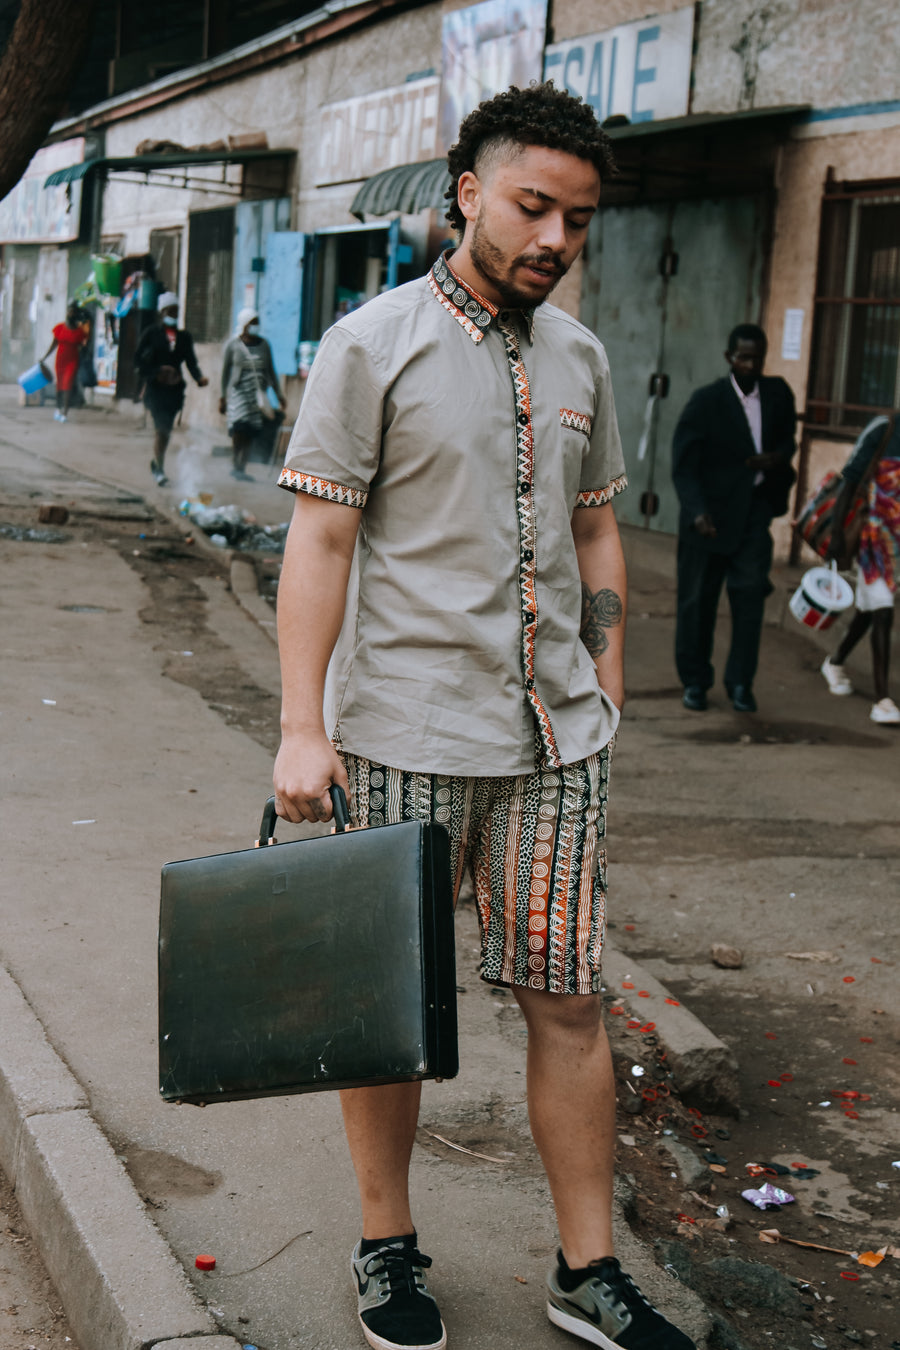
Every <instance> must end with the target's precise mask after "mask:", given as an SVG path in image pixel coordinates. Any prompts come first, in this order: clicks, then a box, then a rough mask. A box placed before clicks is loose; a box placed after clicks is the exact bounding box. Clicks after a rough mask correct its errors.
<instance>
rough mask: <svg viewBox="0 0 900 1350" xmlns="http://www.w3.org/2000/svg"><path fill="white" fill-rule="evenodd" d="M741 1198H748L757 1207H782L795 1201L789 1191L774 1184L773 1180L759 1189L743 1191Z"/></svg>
mask: <svg viewBox="0 0 900 1350" xmlns="http://www.w3.org/2000/svg"><path fill="white" fill-rule="evenodd" d="M741 1199H742V1200H747V1201H748V1202H749V1203H750V1204H751V1205H755V1206H756V1208H757V1209H780V1208H781V1206H782V1205H791V1204H793V1203H794V1197H793V1196H792V1195H791V1194H790V1192H789V1191H783V1190H781V1188H780V1187H778V1186H773V1185H772V1183H771V1181H767V1182H766V1183H765V1185H764V1186H760V1188H759V1190H757V1191H754V1190H749V1191H741Z"/></svg>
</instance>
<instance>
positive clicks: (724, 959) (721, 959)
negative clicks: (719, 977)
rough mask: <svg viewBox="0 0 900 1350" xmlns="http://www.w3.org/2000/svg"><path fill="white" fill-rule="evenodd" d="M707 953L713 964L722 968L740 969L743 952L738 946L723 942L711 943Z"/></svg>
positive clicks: (742, 961)
mask: <svg viewBox="0 0 900 1350" xmlns="http://www.w3.org/2000/svg"><path fill="white" fill-rule="evenodd" d="M709 954H710V956H711V957H712V960H713V965H715V966H719V967H720V969H722V970H740V969H741V967H742V966H743V964H744V953H743V952H742V951H741V949H740V947H729V946H728V945H727V944H726V943H724V942H715V943H713V945H712V947H710V950H709Z"/></svg>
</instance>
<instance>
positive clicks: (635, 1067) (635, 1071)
mask: <svg viewBox="0 0 900 1350" xmlns="http://www.w3.org/2000/svg"><path fill="white" fill-rule="evenodd" d="M631 1072H632V1076H633V1077H635V1078H643V1076H644V1074H645V1073H646V1072H647V1070H646V1069H644V1068H642V1067H641V1065H640V1064H632V1066H631Z"/></svg>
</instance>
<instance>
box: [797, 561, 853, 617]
mask: <svg viewBox="0 0 900 1350" xmlns="http://www.w3.org/2000/svg"><path fill="white" fill-rule="evenodd" d="M852 604H853V587H852V586H851V585H850V584H849V582H847V581H845V580H844V578H843V577H842V576H841V574H840V572H839V571H838V570H837V564H836V563H832V565H831V567H812V568H810V570H809V571H808V572H804V574H803V579H802V580H801V582H800V585H799V586H798V587H797V589H796V590H795V591H794V594H793V595H792V596H791V601H790V606H789V608H790V611H791V613H792V614H793V616H794V618H795V619H796V620H797V621H798V623H802V624H803V625H804V627H805V628H816V629H825V628H830V627H831V625H832V624H833V623H834V621H835V619H836V618H837V616H838V615H839V614H840V613H841V611H842V610H845V609H847V608H848V607H849V606H850V605H852Z"/></svg>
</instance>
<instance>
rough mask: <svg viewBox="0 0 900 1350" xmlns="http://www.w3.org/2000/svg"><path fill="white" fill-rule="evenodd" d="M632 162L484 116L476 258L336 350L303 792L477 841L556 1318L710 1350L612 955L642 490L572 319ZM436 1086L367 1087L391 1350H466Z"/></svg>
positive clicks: (510, 111)
mask: <svg viewBox="0 0 900 1350" xmlns="http://www.w3.org/2000/svg"><path fill="white" fill-rule="evenodd" d="M612 167H613V163H612V156H611V152H610V149H609V144H608V141H607V138H606V136H605V134H604V133H603V131H602V130H601V129H600V127H599V125H598V123H597V120H596V118H595V117H594V114H593V112H592V110H591V108H590V107H589V106H588V105H586V104H584V103H582V102H581V100H580V99H576V98H573V97H572V96H570V95H569V94H567V93H564V92H562V91H559V90H556V89H554V87H553V85H552V84H544V85H533V86H531V87H530V88H528V89H524V90H519V89H515V88H513V89H510V90H509V91H507V92H506V93H502V94H498V95H497V96H496V97H495V98H493V99H490V100H488V101H487V102H485V103H483V104H481V105H480V107H478V108H477V109H476V110H475V111H474V112H473V113H471V114H470V115H469V116H468V117H467V118H466V119H465V121H464V122H463V124H462V126H461V127H460V131H459V140H458V142H457V144H456V145H455V146H454V147H453V149H452V150H451V151H450V154H449V168H450V177H451V184H452V186H451V189H450V191H449V192H448V201H449V203H450V205H449V211H448V216H449V218H450V220H451V222H452V224H453V225H454V227H455V228H456V229H457V231H458V233H459V235H460V236H461V243H460V245H459V247H458V248H457V249H456V250H455V251H452V252H448V253H446V254H444V255H442V256H441V257H439V258H438V260H437V261H436V262H435V264H434V266H433V267H432V268H431V271H430V273H429V274H428V276H426V277H421V278H419V279H418V280H416V281H412V282H409V283H408V284H406V285H404V286H400V287H398V288H397V289H396V290H393V291H389V292H387V293H385V294H383V295H380V296H378V297H377V298H376V299H374V300H371V301H369V303H368V304H366V305H364V306H363V307H362V308H361V309H359V310H357V311H355V312H354V313H352V314H350V315H347V316H346V317H345V318H343V319H341V320H340V321H339V322H338V323H336V324H335V325H334V326H333V327H332V328H331V329H330V330H329V331H328V332H327V333H326V335H325V337H324V338H323V340H322V343H321V346H320V348H319V351H318V354H317V356H316V361H315V365H314V366H313V368H312V372H311V375H310V378H309V382H308V384H307V387H306V391H305V394H304V399H303V403H302V406H301V412H300V416H299V418H298V420H297V423H296V426H295V428H294V431H293V435H292V438H291V443H290V446H289V448H288V453H287V458H286V462H285V467H284V470H283V471H282V474H281V478H280V482H281V484H282V486H284V487H285V488H287V489H289V490H291V491H293V492H294V493H295V494H296V496H295V502H294V515H293V520H292V523H291V528H290V533H289V536H288V540H287V548H286V551H285V559H284V566H283V571H282V577H281V582H280V585H279V604H278V624H279V639H280V647H281V658H282V675H283V690H284V694H283V707H282V744H281V748H280V750H279V753H278V757H277V760H276V764H275V773H274V782H275V790H276V809H277V810H278V813H279V814H280V815H282V816H284V817H285V818H286V819H288V820H292V821H295V822H299V821H301V820H309V821H316V820H327V819H329V818H330V817H331V814H332V802H331V794H330V791H329V789H330V787H331V785H333V784H337V785H340V786H341V787H342V788H343V789H344V790H345V791H346V792H347V793H348V794H349V796H350V799H351V803H352V815H353V819H354V822H355V823H356V824H357V825H360V826H373V825H380V824H384V823H388V824H390V823H391V822H396V821H400V820H403V819H408V818H411V817H415V818H424V819H427V820H433V821H439V822H441V823H443V824H445V825H446V826H447V828H448V831H449V834H450V841H451V855H452V869H453V875H454V878H455V883H456V887H457V889H458V887H459V884H460V881H461V879H462V876H463V872H464V870H465V869H466V868H468V869H470V871H471V873H472V875H473V879H474V883H475V895H476V905H477V911H478V916H479V921H480V925H481V935H482V960H481V975H482V978H483V979H485V980H487V981H489V982H491V983H494V984H499V985H504V986H507V987H510V988H511V989H512V991H513V993H514V995H515V998H516V1000H517V1002H518V1004H519V1006H520V1008H521V1010H522V1012H523V1014H524V1018H525V1023H526V1026H527V1031H528V1059H527V1081H528V1102H529V1118H530V1121H531V1128H532V1133H533V1135H534V1138H535V1141H536V1143H537V1147H538V1150H539V1152H540V1155H541V1158H542V1160H543V1163H544V1166H545V1169H546V1171H547V1175H548V1179H549V1183H550V1190H551V1193H552V1197H553V1202H554V1206H555V1210H556V1218H557V1223H558V1227H559V1233H560V1250H559V1252H558V1255H557V1261H556V1264H555V1266H554V1268H553V1270H552V1272H551V1274H550V1276H549V1279H548V1286H549V1298H548V1304H547V1312H548V1315H549V1317H550V1319H551V1321H553V1322H554V1323H555V1324H557V1325H558V1326H561V1327H563V1328H565V1329H566V1330H568V1331H570V1332H572V1333H573V1334H574V1335H576V1336H580V1337H582V1338H583V1339H584V1340H586V1341H590V1342H591V1343H592V1344H594V1345H601V1346H606V1347H622V1350H692V1342H691V1341H690V1340H689V1339H688V1337H687V1336H685V1335H684V1334H683V1333H682V1332H680V1331H678V1330H677V1329H676V1328H675V1327H674V1326H672V1325H671V1323H670V1322H668V1321H667V1320H666V1318H665V1317H664V1316H663V1315H662V1314H661V1313H660V1312H658V1311H657V1310H656V1309H654V1308H653V1307H652V1306H651V1305H650V1304H649V1303H648V1301H647V1300H646V1299H645V1298H644V1297H643V1295H642V1294H641V1292H640V1290H639V1289H638V1288H637V1286H636V1285H635V1284H634V1282H633V1280H632V1279H631V1278H630V1277H629V1276H628V1275H627V1274H626V1273H625V1272H624V1271H623V1270H622V1269H621V1267H620V1265H619V1263H618V1261H617V1259H616V1257H615V1256H614V1248H613V1234H612V1182H613V1144H614V1138H615V1084H614V1078H613V1072H612V1063H611V1058H610V1052H609V1045H608V1042H607V1039H606V1033H605V1030H604V1027H603V1023H602V1017H601V1013H602V1005H601V994H600V957H601V950H602V946H603V934H604V921H605V920H604V916H605V900H606V891H605V853H604V849H603V841H604V835H605V819H606V796H607V784H608V778H609V762H610V756H611V752H612V746H613V740H614V737H615V731H616V726H617V724H618V720H619V713H620V710H621V707H622V701H623V696H624V692H623V645H624V617H625V590H626V587H625V565H624V559H623V555H622V548H621V543H620V540H619V534H618V529H617V527H616V520H615V515H614V513H613V505H612V502H613V498H614V497H615V496H616V494H617V493H619V492H620V491H622V489H623V488H624V487H625V486H626V481H625V472H624V461H623V457H622V448H621V444H620V441H619V435H618V430H617V425H616V416H615V408H614V405H613V395H612V386H611V381H610V374H609V365H608V362H607V359H606V354H605V352H604V350H603V347H602V345H601V343H600V342H599V341H598V340H597V338H596V337H595V336H594V334H593V333H591V332H589V331H588V330H587V329H586V328H584V327H583V326H582V325H581V324H580V323H578V322H577V321H576V320H575V319H573V318H571V317H570V316H569V315H568V314H566V313H565V312H563V311H562V310H561V309H557V308H555V307H553V306H551V305H548V304H545V303H544V302H545V301H546V300H547V298H548V296H549V295H550V293H551V291H552V290H553V288H554V286H555V285H556V283H557V282H558V281H559V280H560V279H561V278H562V276H563V275H564V274H565V272H566V270H567V269H568V268H569V266H570V265H571V264H572V262H573V261H574V260H575V258H576V257H577V256H578V254H579V252H580V251H581V248H582V246H583V245H584V242H585V239H586V237H587V232H588V226H589V224H590V221H591V219H592V217H593V215H594V213H595V211H596V209H597V205H598V202H599V197H600V187H601V179H602V178H604V177H605V176H606V175H607V174H608V173H609V172H610V171H611V170H612ZM326 668H327V690H326ZM325 703H327V709H326V710H325V712H324V713H323V704H325ZM420 1087H421V1085H420V1084H418V1083H401V1084H392V1085H390V1086H385V1087H375V1088H358V1089H355V1090H352V1091H346V1092H344V1093H342V1108H343V1113H344V1124H345V1129H346V1133H347V1138H348V1142H349V1146H350V1152H351V1156H352V1160H353V1164H354V1168H355V1171H356V1177H357V1182H358V1185H359V1190H360V1197H361V1201H362V1211H363V1213H362V1220H363V1221H362V1238H361V1239H360V1241H359V1242H358V1243H357V1245H356V1247H355V1249H354V1252H353V1256H352V1275H353V1279H354V1286H355V1291H356V1294H357V1299H358V1313H359V1318H360V1322H361V1325H362V1331H363V1334H364V1336H365V1338H366V1340H367V1341H368V1343H369V1345H371V1346H373V1347H377V1350H407V1348H408V1347H413V1346H414V1347H418V1350H440V1348H441V1347H443V1346H444V1345H445V1344H446V1332H445V1329H444V1325H443V1322H442V1320H441V1316H440V1313H439V1311H438V1307H437V1303H436V1302H435V1300H434V1298H433V1296H432V1295H431V1294H430V1293H429V1292H428V1288H427V1284H426V1279H425V1273H424V1272H425V1269H426V1268H427V1267H428V1266H430V1264H431V1262H430V1259H429V1258H428V1257H426V1256H423V1255H422V1253H421V1252H420V1251H419V1248H418V1239H417V1235H416V1229H415V1224H414V1222H413V1218H412V1213H411V1209H410V1199H409V1189H408V1171H409V1164H410V1155H411V1152H412V1147H413V1142H414V1139H415V1132H416V1122H417V1119H418V1110H419V1096H420Z"/></svg>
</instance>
